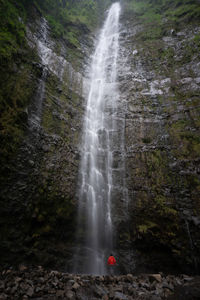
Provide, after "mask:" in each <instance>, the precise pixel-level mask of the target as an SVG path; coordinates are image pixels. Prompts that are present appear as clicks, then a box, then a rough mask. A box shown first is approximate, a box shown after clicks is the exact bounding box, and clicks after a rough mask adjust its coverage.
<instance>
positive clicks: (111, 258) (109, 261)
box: [108, 254, 116, 275]
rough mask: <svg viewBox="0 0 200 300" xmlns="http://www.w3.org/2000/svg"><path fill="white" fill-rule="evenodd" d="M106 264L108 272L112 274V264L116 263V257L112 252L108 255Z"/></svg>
mask: <svg viewBox="0 0 200 300" xmlns="http://www.w3.org/2000/svg"><path fill="white" fill-rule="evenodd" d="M108 265H109V274H110V275H113V273H114V268H113V266H114V265H116V259H115V258H114V256H113V255H112V254H110V256H109V257H108Z"/></svg>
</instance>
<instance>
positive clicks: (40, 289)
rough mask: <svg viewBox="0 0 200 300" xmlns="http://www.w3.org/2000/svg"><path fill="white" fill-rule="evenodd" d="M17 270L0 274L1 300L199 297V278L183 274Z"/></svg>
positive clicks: (152, 299)
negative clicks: (135, 274)
mask: <svg viewBox="0 0 200 300" xmlns="http://www.w3.org/2000/svg"><path fill="white" fill-rule="evenodd" d="M19 269H20V270H21V271H20V270H18V271H14V270H11V269H10V270H4V271H2V272H1V273H0V299H1V300H8V299H9V300H12V299H13V300H17V299H23V300H25V299H35V300H41V299H72V300H90V299H93V300H95V299H103V300H109V299H113V300H131V299H137V300H161V299H169V300H170V299H171V300H173V299H174V300H175V299H181V300H182V299H185V300H186V299H187V300H190V299H199V297H200V278H199V277H191V276H187V275H179V276H172V275H163V274H161V273H160V274H141V275H138V276H134V275H132V274H127V275H119V276H108V275H105V276H92V275H75V274H67V273H61V272H58V271H47V270H45V269H43V268H42V267H41V266H39V267H37V268H33V269H28V268H26V267H25V266H23V268H21V267H20V268H19ZM186 296H187V297H186ZM180 297H181V298H180ZM195 297H196V298H195Z"/></svg>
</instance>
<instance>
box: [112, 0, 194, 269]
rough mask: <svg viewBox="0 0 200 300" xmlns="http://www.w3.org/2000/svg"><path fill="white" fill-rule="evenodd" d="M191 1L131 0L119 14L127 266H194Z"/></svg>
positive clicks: (121, 244) (122, 227)
mask: <svg viewBox="0 0 200 300" xmlns="http://www.w3.org/2000/svg"><path fill="white" fill-rule="evenodd" d="M192 4H193V5H195V4H196V7H195V11H193V14H192V10H191V5H192ZM192 4H191V1H190V4H188V2H187V4H186V2H184V3H182V2H180V1H176V2H175V3H173V4H172V2H170V1H163V2H162V3H161V2H158V1H157V2H156V1H146V2H145V1H143V2H140V3H139V1H132V2H131V1H129V2H127V3H126V5H125V6H124V12H123V14H122V17H121V24H122V29H121V53H120V58H119V60H121V62H120V67H119V68H120V70H119V81H120V92H121V102H123V106H122V109H121V112H122V113H123V116H124V119H125V126H124V136H125V169H126V176H125V180H126V185H127V188H128V197H129V199H128V208H127V215H128V217H126V216H124V217H123V218H122V219H121V220H120V222H119V224H118V226H119V227H118V228H119V229H118V232H119V235H118V246H117V248H118V249H121V250H120V257H121V256H123V255H124V256H125V257H126V258H124V262H125V261H126V259H127V258H128V259H129V266H128V268H129V267H130V265H131V264H132V262H136V264H135V265H134V264H132V267H131V269H132V270H133V269H136V270H137V269H138V270H141V269H142V270H143V271H146V270H149V269H150V270H154V271H160V270H161V269H162V270H166V271H169V270H170V271H172V270H174V271H175V272H176V271H177V270H180V269H182V270H184V271H186V270H187V271H189V270H190V271H194V270H196V271H197V269H198V270H199V249H200V244H199V243H200V237H199V226H200V217H199V213H200V211H199V95H200V81H199V79H200V72H199V70H200V69H199V66H200V60H199V59H200V57H199V47H200V44H199V41H200V40H199V32H200V27H199V20H198V19H197V17H196V14H197V13H198V12H199V6H198V4H197V2H194V3H192ZM145 5H149V6H148V8H147V6H145ZM155 7H156V9H155ZM172 10H173V11H172ZM172 16H173V18H172ZM118 203H119V204H118V209H119V215H122V214H121V212H120V210H121V211H124V208H123V205H120V201H119V202H118ZM130 249H131V251H130ZM127 271H128V270H127Z"/></svg>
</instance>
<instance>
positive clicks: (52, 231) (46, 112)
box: [1, 10, 90, 269]
mask: <svg viewBox="0 0 200 300" xmlns="http://www.w3.org/2000/svg"><path fill="white" fill-rule="evenodd" d="M83 35H84V33H83ZM26 39H27V43H28V46H29V51H30V52H31V51H32V52H34V55H35V56H34V57H35V59H34V60H31V61H30V62H28V64H31V66H32V68H31V67H30V68H29V70H28V71H27V74H26V76H27V77H28V78H29V77H30V78H31V80H30V82H29V84H30V86H31V88H32V90H33V92H32V94H30V95H29V97H30V98H29V103H27V107H26V109H25V110H24V114H25V119H24V126H25V128H24V138H23V141H22V143H21V146H20V147H19V149H18V151H17V153H16V154H15V156H14V157H13V159H12V160H10V161H9V162H8V164H7V165H6V164H5V175H4V179H3V180H2V181H1V237H2V239H1V240H2V243H1V263H2V265H7V264H8V265H9V264H14V265H15V264H18V263H19V262H20V261H29V263H35V262H41V263H43V264H44V265H49V266H51V265H56V266H57V267H59V268H62V269H65V264H66V260H67V258H68V256H70V255H71V252H69V251H70V250H69V245H70V246H71V243H73V242H74V229H75V220H76V217H75V214H76V184H77V174H78V164H79V147H80V142H81V129H82V116H83V111H84V100H83V92H82V88H83V85H84V82H83V81H84V79H83V77H84V76H83V67H81V63H80V62H79V63H78V61H77V57H76V54H77V51H74V55H72V53H73V52H72V51H71V49H68V48H67V46H66V45H65V43H64V41H63V40H62V39H60V40H59V39H57V40H56V39H52V38H51V30H50V28H49V26H48V23H47V21H46V20H45V19H44V18H43V17H42V16H40V14H39V13H38V12H37V11H36V10H33V12H32V17H30V21H29V23H28V24H27V26H26ZM89 40H90V39H89V37H88V36H87V37H85V43H83V44H82V46H83V49H82V50H81V49H79V51H78V52H80V51H84V52H85V53H86V51H87V45H86V44H87V42H88V43H90V42H89ZM27 51H28V50H27ZM69 57H70V58H69ZM86 57H87V55H86ZM69 61H70V62H69ZM32 70H33V71H32ZM21 88H22V89H23V87H21ZM55 245H56V247H55Z"/></svg>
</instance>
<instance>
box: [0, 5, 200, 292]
mask: <svg viewBox="0 0 200 300" xmlns="http://www.w3.org/2000/svg"><path fill="white" fill-rule="evenodd" d="M166 22H167V21H166ZM170 26H171V25H170V24H167V23H166V30H165V31H164V32H163V36H162V37H160V38H158V39H149V40H145V39H144V33H145V31H146V27H145V25H142V24H141V23H139V22H138V21H137V20H136V19H135V18H134V17H133V16H132V15H130V14H129V13H127V12H126V11H125V10H124V11H123V12H122V15H121V20H120V37H119V55H118V62H117V72H118V77H117V81H119V101H118V104H117V107H118V109H117V111H116V114H115V118H116V123H117V131H116V132H113V137H112V143H113V145H112V147H113V149H114V150H113V153H112V154H113V157H112V169H113V170H112V176H113V182H112V184H113V187H114V188H113V190H112V195H111V198H112V205H111V211H112V221H113V227H114V228H115V229H116V230H115V231H114V232H113V240H114V244H116V247H115V253H114V254H115V255H116V258H117V261H118V264H119V265H118V270H117V272H122V273H129V272H140V271H148V272H151V271H152V272H153V271H154V272H157V271H162V270H164V271H170V272H179V271H180V270H182V271H184V272H192V271H194V270H195V269H197V270H198V268H199V257H200V253H199V249H200V236H199V232H200V231H199V226H200V203H199V131H198V130H199V119H198V118H199V94H200V68H199V67H200V60H199V44H198V35H199V32H200V28H199V27H198V26H197V25H187V24H185V25H182V27H181V28H180V29H178V30H175V29H174V28H172V27H170ZM83 31H84V28H83ZM27 41H28V45H29V47H30V49H29V50H27V49H26V56H28V55H29V51H30V57H29V58H27V57H24V60H23V59H22V56H23V51H22V53H21V56H20V57H18V60H17V61H16V64H15V65H14V66H13V70H14V72H15V74H16V77H15V80H16V82H17V84H16V89H17V88H18V94H20V91H21V90H22V89H23V88H24V91H25V94H26V95H25V96H26V97H28V99H29V100H30V101H29V103H30V105H29V106H28V104H27V109H26V110H25V111H22V114H21V118H22V119H23V120H22V121H23V124H24V131H25V138H24V140H23V142H22V144H21V146H20V148H19V150H18V152H17V154H16V156H15V158H14V159H13V160H12V162H11V164H8V165H6V167H5V169H4V178H3V177H1V178H2V182H1V204H0V205H1V218H0V222H1V224H0V225H1V226H0V227H1V229H0V230H1V241H2V242H1V249H0V251H1V252H0V254H1V255H0V256H1V262H2V264H4V265H5V264H6V265H10V264H18V263H19V262H22V261H27V262H30V263H35V262H36V263H37V262H39V263H40V264H43V265H46V266H48V267H50V266H54V267H56V268H59V269H65V267H66V268H67V269H68V267H69V266H70V267H71V266H72V265H73V261H72V254H73V252H74V251H75V250H76V247H77V245H76V242H75V239H74V232H75V225H76V224H75V223H76V221H75V220H76V215H77V210H76V208H77V195H76V193H77V186H78V182H80V181H79V178H78V170H79V163H80V147H81V146H80V145H81V136H82V128H83V115H84V111H85V100H84V97H85V95H86V94H87V88H88V79H86V78H88V77H89V76H88V68H87V65H89V64H88V57H90V53H91V52H92V46H91V45H92V44H93V41H92V39H90V38H88V37H87V38H86V39H84V38H83V39H82V45H81V46H82V48H81V49H79V50H80V51H82V54H83V55H82V56H83V60H82V58H80V57H78V56H76V55H75V56H72V57H71V58H70V59H69V53H68V50H69V49H68V48H67V47H66V45H65V44H64V42H63V41H62V40H56V39H52V38H51V34H50V29H49V27H48V24H47V22H46V21H45V20H44V19H43V18H41V17H40V16H39V15H38V13H37V12H34V13H33V16H32V18H31V20H30V22H29V24H28V27H27ZM66 57H67V58H68V59H66ZM81 61H84V63H85V65H84V66H83V65H81ZM6 80H7V79H6ZM27 95H28V96H27ZM22 96H24V95H22ZM25 96H24V97H25ZM17 99H18V98H17ZM17 101H18V100H17ZM99 134H100V133H99ZM102 137H103V133H102ZM102 142H104V139H103V138H102ZM72 249H73V250H72ZM66 265H67V266H66ZM118 292H120V291H118ZM118 296H119V295H118Z"/></svg>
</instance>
